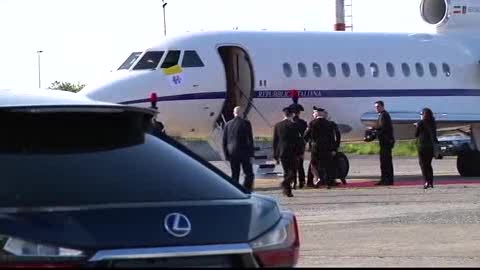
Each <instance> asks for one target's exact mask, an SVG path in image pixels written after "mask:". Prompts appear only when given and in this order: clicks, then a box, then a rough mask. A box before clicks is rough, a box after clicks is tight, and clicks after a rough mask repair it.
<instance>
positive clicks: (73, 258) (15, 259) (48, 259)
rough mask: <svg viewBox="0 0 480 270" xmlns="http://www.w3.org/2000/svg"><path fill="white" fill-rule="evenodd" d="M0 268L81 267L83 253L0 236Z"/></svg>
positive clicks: (83, 260) (83, 257) (84, 258)
mask: <svg viewBox="0 0 480 270" xmlns="http://www.w3.org/2000/svg"><path fill="white" fill-rule="evenodd" d="M0 244H1V245H2V248H1V250H0V267H2V268H3V267H6V268H26V267H33V268H65V267H78V266H81V265H82V264H83V263H84V262H85V260H86V257H85V254H84V252H82V251H80V250H75V249H69V248H63V247H55V246H51V245H44V244H38V243H32V242H28V241H25V240H22V239H19V238H13V237H8V236H0Z"/></svg>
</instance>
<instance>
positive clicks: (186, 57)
mask: <svg viewBox="0 0 480 270" xmlns="http://www.w3.org/2000/svg"><path fill="white" fill-rule="evenodd" d="M203 66H204V65H203V62H202V60H201V59H200V56H198V54H197V52H196V51H185V52H184V54H183V60H182V67H203Z"/></svg>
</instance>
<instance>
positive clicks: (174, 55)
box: [162, 51, 180, 68]
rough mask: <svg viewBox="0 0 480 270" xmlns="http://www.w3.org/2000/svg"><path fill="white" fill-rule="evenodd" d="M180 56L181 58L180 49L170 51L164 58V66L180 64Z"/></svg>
mask: <svg viewBox="0 0 480 270" xmlns="http://www.w3.org/2000/svg"><path fill="white" fill-rule="evenodd" d="M178 58H180V51H168V53H167V56H166V57H165V60H163V63H162V68H169V67H173V66H175V65H176V64H178Z"/></svg>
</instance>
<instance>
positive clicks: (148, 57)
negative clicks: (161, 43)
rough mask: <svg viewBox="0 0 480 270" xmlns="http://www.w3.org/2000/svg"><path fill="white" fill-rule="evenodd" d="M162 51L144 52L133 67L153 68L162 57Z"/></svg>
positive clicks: (135, 68) (136, 68)
mask: <svg viewBox="0 0 480 270" xmlns="http://www.w3.org/2000/svg"><path fill="white" fill-rule="evenodd" d="M163 53H164V52H163V51H151V52H146V53H145V54H144V55H143V57H142V58H141V59H140V61H138V63H137V64H136V65H135V66H134V67H133V69H134V70H139V69H155V68H157V66H158V63H159V62H160V60H161V59H162V56H163Z"/></svg>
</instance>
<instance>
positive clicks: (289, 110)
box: [282, 106, 293, 113]
mask: <svg viewBox="0 0 480 270" xmlns="http://www.w3.org/2000/svg"><path fill="white" fill-rule="evenodd" d="M282 111H283V112H286V113H292V112H293V110H292V108H291V107H290V106H289V107H285V108H283V109H282Z"/></svg>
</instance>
